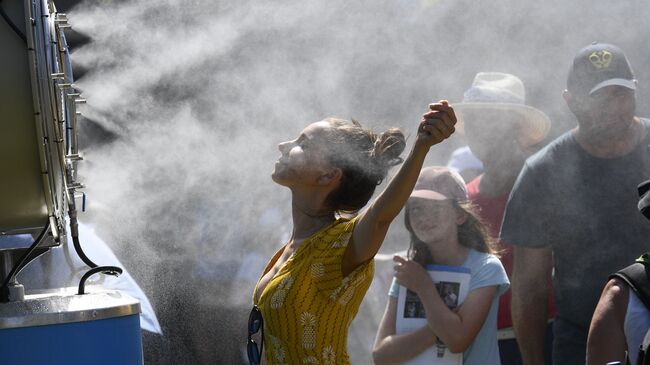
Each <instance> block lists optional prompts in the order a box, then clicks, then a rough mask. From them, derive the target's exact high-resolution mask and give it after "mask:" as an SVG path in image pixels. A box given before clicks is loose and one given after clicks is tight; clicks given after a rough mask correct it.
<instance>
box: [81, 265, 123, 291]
mask: <svg viewBox="0 0 650 365" xmlns="http://www.w3.org/2000/svg"><path fill="white" fill-rule="evenodd" d="M100 272H101V273H102V274H106V275H113V276H119V275H120V274H121V273H122V269H121V268H119V267H117V266H97V267H94V268H92V269H90V270H88V271H87V272H86V273H85V274H84V276H82V277H81V280H79V291H78V292H77V294H79V295H83V294H85V293H86V292H85V290H86V280H87V279H88V278H89V277H91V276H93V275H95V274H97V273H100Z"/></svg>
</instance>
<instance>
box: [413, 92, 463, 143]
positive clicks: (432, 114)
mask: <svg viewBox="0 0 650 365" xmlns="http://www.w3.org/2000/svg"><path fill="white" fill-rule="evenodd" d="M429 109H431V111H429V112H427V113H424V115H422V120H421V121H420V126H419V127H418V138H417V140H416V142H415V143H416V145H421V146H426V147H431V146H433V145H435V144H438V143H440V142H442V141H444V140H445V139H447V138H448V137H449V136H451V135H452V134H453V133H454V131H455V130H456V128H455V127H454V125H456V114H455V113H454V109H453V108H452V107H450V106H449V102H448V101H447V100H441V101H440V102H438V103H435V104H429Z"/></svg>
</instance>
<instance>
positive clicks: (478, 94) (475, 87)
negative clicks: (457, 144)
mask: <svg viewBox="0 0 650 365" xmlns="http://www.w3.org/2000/svg"><path fill="white" fill-rule="evenodd" d="M525 103H526V91H525V89H524V83H523V82H522V81H521V80H520V79H519V78H518V77H517V76H514V75H511V74H507V73H502V72H479V73H478V74H476V76H475V77H474V82H472V87H470V88H469V89H468V90H467V91H465V94H464V95H463V102H462V103H458V104H453V105H452V107H453V108H454V110H455V112H456V116H457V119H458V123H457V124H456V128H457V129H459V130H460V131H461V132H463V131H464V120H463V115H464V113H466V112H467V111H470V110H497V111H504V112H508V113H518V114H519V115H521V116H522V117H523V118H516V120H518V121H519V122H520V123H521V127H520V133H521V141H522V142H523V143H524V144H525V145H527V146H532V145H535V144H537V143H539V142H541V141H542V140H543V139H544V138H545V137H546V135H547V134H548V131H549V129H550V128H551V120H550V119H549V118H548V116H547V115H546V114H545V113H544V112H542V111H541V110H538V109H535V108H533V107H531V106H528V105H526V104H525ZM506 120H511V119H510V118H506Z"/></svg>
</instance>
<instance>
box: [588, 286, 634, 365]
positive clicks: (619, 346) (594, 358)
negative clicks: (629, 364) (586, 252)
mask: <svg viewBox="0 0 650 365" xmlns="http://www.w3.org/2000/svg"><path fill="white" fill-rule="evenodd" d="M628 295H629V289H628V286H627V284H625V283H624V282H623V281H621V280H619V279H617V278H615V279H610V280H609V282H607V284H606V285H605V288H604V289H603V292H602V294H601V296H600V300H599V301H598V305H597V306H596V309H595V310H594V315H593V317H592V319H591V324H590V327H589V336H588V338H587V365H601V364H607V363H609V362H614V361H621V363H623V362H624V360H625V351H627V350H628V348H627V343H626V338H625V316H626V314H627V305H628V298H629V296H628ZM636 350H637V349H629V351H636Z"/></svg>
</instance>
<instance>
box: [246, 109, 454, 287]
mask: <svg viewBox="0 0 650 365" xmlns="http://www.w3.org/2000/svg"><path fill="white" fill-rule="evenodd" d="M455 123H456V116H455V114H454V111H453V108H451V107H450V106H449V105H448V103H447V101H442V102H440V103H436V104H430V105H429V111H428V112H426V113H425V114H424V115H423V116H422V119H421V120H420V124H419V126H418V133H417V137H416V140H415V144H414V146H413V148H412V150H411V152H410V154H409V155H408V157H407V158H406V159H405V160H404V162H403V163H402V165H401V167H400V169H399V171H398V172H397V174H396V175H395V177H394V178H393V179H392V180H391V182H390V183H388V185H387V187H386V189H385V190H384V191H383V192H382V193H381V194H379V196H378V197H377V198H376V199H375V200H374V201H373V202H372V203H371V204H370V205H369V206H368V208H367V209H365V210H364V211H362V212H361V213H360V214H359V217H358V218H357V224H356V225H355V229H354V231H353V235H352V240H351V243H350V244H349V245H348V247H347V249H346V251H345V253H344V255H343V258H342V267H341V271H342V273H343V274H344V275H345V276H347V275H348V274H349V273H351V272H352V271H353V270H354V269H355V268H357V267H359V266H360V265H362V264H364V263H365V262H367V261H368V260H371V259H372V258H373V257H374V256H375V254H376V253H377V251H378V250H379V248H380V246H381V244H382V242H383V240H384V237H385V235H386V232H387V231H388V227H389V226H390V223H391V222H392V220H393V219H394V218H395V216H397V214H398V213H399V211H400V210H401V209H402V206H403V205H404V203H405V202H406V200H407V199H408V197H409V194H410V191H411V190H412V189H413V186H414V185H415V181H416V180H417V177H418V174H419V172H420V169H421V168H422V164H423V163H424V159H425V157H426V154H427V152H428V151H429V148H430V147H431V146H432V145H434V144H437V143H440V142H441V141H443V140H444V139H446V138H448V137H449V136H450V135H451V134H452V133H453V132H454V130H455V128H454V124H455ZM331 128H333V127H332V126H331V125H330V124H329V122H327V121H321V122H316V123H312V124H310V125H309V126H307V128H305V129H304V130H303V131H302V132H301V133H300V134H299V135H298V137H297V138H296V139H294V140H292V141H288V142H283V143H281V144H280V145H279V146H278V149H279V150H280V154H281V155H280V158H279V160H278V162H277V163H276V165H275V169H274V171H273V173H272V175H271V176H272V179H273V180H274V181H275V182H276V183H278V184H280V185H283V186H286V187H288V188H289V189H290V190H291V207H292V221H293V230H292V236H291V238H290V239H289V242H287V244H286V245H285V247H284V249H283V251H282V254H281V255H280V257H279V258H278V260H277V261H276V262H275V264H274V265H273V266H272V267H271V268H270V269H269V270H268V271H267V272H266V273H265V274H264V275H263V277H262V278H261V279H260V281H259V283H258V286H257V290H256V292H255V295H256V298H257V299H259V297H260V295H261V294H262V293H263V292H264V289H265V288H266V286H267V285H268V283H269V281H270V280H271V279H272V278H273V277H274V276H275V274H276V273H277V272H278V271H279V270H280V268H281V267H282V266H283V265H284V263H285V262H286V261H287V260H288V259H289V257H291V255H292V254H293V253H294V252H295V251H296V250H297V249H298V247H300V245H301V244H302V243H303V242H304V241H305V239H307V238H308V237H310V236H311V235H313V234H314V233H316V232H318V231H319V230H320V229H322V228H324V227H326V226H327V225H329V224H331V223H332V222H334V220H335V219H336V215H335V211H334V208H333V207H330V206H328V204H327V198H328V196H329V194H330V193H331V192H332V191H333V190H334V189H336V188H337V187H338V185H339V182H340V181H341V177H342V174H343V173H342V170H341V169H340V168H338V167H336V166H332V165H331V164H329V163H328V162H327V160H326V156H327V153H328V149H329V148H331V145H330V144H331V143H330V142H329V138H330V137H329V136H328V132H330V131H331Z"/></svg>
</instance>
